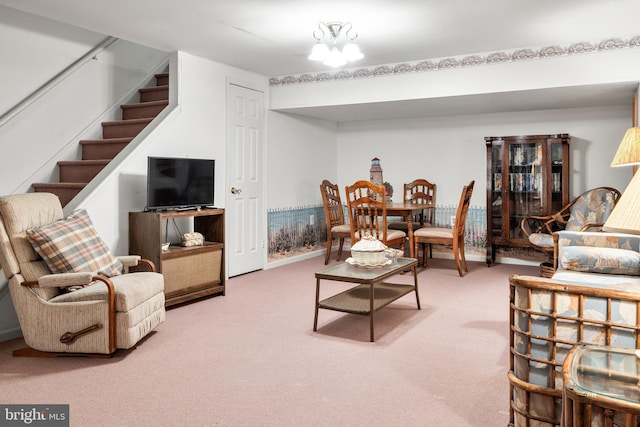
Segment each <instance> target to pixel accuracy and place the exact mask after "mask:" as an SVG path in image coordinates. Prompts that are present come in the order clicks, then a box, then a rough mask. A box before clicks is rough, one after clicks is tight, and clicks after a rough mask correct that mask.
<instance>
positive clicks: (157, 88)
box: [138, 85, 169, 92]
mask: <svg viewBox="0 0 640 427" xmlns="http://www.w3.org/2000/svg"><path fill="white" fill-rule="evenodd" d="M168 89H169V85H163V86H149V87H141V88H140V89H138V91H139V92H155V91H160V90H168Z"/></svg>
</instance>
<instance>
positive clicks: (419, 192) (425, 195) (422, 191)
mask: <svg viewBox="0 0 640 427" xmlns="http://www.w3.org/2000/svg"><path fill="white" fill-rule="evenodd" d="M436 189H437V186H436V184H434V183H432V182H429V181H427V180H426V179H422V178H419V179H414V180H413V181H411V182H408V183H405V184H404V201H405V202H411V203H420V204H425V203H429V204H431V205H432V206H434V207H435V205H436ZM420 215H421V214H418V215H415V216H414V221H417V222H421V221H420ZM426 216H427V217H426V218H425V219H424V221H425V223H429V224H431V225H433V223H434V221H435V209H427V215H426Z"/></svg>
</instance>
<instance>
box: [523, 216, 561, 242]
mask: <svg viewBox="0 0 640 427" xmlns="http://www.w3.org/2000/svg"><path fill="white" fill-rule="evenodd" d="M568 219H569V213H568V212H564V211H561V212H558V213H555V214H553V215H544V216H541V215H530V216H527V217H524V218H522V221H520V229H521V230H522V232H523V233H524V235H525V236H526V237H527V238H529V236H530V235H531V234H533V233H545V234H553V233H554V232H555V231H558V230H562V229H563V228H564V227H565V225H566V224H567V221H568Z"/></svg>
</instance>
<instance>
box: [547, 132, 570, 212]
mask: <svg viewBox="0 0 640 427" xmlns="http://www.w3.org/2000/svg"><path fill="white" fill-rule="evenodd" d="M550 151H551V182H550V183H549V185H550V186H551V212H558V211H559V210H560V209H562V208H563V207H564V205H565V204H566V200H565V199H566V198H565V197H563V195H564V193H563V188H562V184H563V182H562V175H563V174H562V171H563V169H562V161H563V152H562V142H560V141H557V142H552V143H551V150H550Z"/></svg>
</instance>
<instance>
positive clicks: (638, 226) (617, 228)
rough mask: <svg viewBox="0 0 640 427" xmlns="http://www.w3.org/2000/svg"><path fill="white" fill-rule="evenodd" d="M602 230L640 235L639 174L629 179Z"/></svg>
mask: <svg viewBox="0 0 640 427" xmlns="http://www.w3.org/2000/svg"><path fill="white" fill-rule="evenodd" d="M602 230H603V231H608V232H611V233H630V234H640V172H638V173H636V174H635V175H634V176H633V178H631V182H630V183H629V185H628V186H627V188H626V190H624V193H622V196H621V197H620V199H619V200H618V202H617V203H616V206H615V207H614V208H613V211H611V214H610V215H609V217H608V218H607V220H606V221H605V223H604V226H603V227H602Z"/></svg>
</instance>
